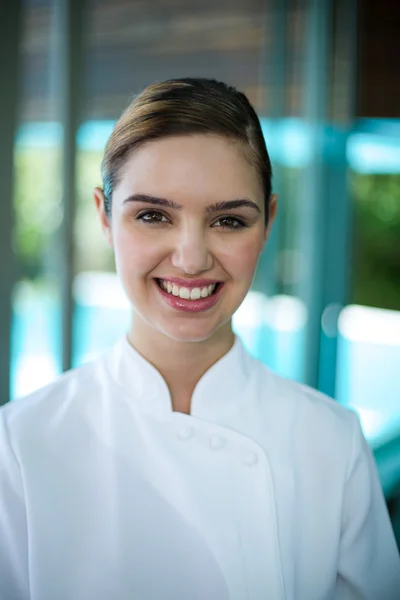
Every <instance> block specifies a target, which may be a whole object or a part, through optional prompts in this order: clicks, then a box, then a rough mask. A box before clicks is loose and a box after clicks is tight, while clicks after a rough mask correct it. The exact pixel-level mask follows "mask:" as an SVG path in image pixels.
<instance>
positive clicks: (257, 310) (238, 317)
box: [232, 291, 266, 330]
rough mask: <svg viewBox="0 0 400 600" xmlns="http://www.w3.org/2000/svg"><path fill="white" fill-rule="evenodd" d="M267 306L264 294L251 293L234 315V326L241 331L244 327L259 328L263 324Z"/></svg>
mask: <svg viewBox="0 0 400 600" xmlns="http://www.w3.org/2000/svg"><path fill="white" fill-rule="evenodd" d="M265 305H266V298H265V296H264V294H262V293H261V292H253V291H250V292H249V293H248V294H247V296H246V298H245V299H244V300H243V302H242V304H241V305H240V306H239V308H238V309H237V311H236V312H235V314H234V315H233V319H232V323H233V326H234V327H236V328H238V329H239V330H240V329H241V328H242V327H254V328H256V327H259V326H260V325H261V323H262V319H263V314H264V310H265Z"/></svg>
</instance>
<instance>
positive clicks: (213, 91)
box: [101, 78, 272, 221]
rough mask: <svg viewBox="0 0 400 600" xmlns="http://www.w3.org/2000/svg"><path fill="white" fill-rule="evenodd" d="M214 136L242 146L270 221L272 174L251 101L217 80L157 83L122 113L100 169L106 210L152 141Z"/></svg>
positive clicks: (107, 211) (171, 80)
mask: <svg viewBox="0 0 400 600" xmlns="http://www.w3.org/2000/svg"><path fill="white" fill-rule="evenodd" d="M191 134H215V135H221V136H224V137H226V138H229V139H231V140H232V141H236V142H238V143H239V144H240V145H241V147H242V150H243V152H244V155H245V157H246V159H247V160H248V161H249V163H250V164H251V165H253V166H254V167H255V168H256V170H257V172H258V175H259V177H260V180H261V183H262V187H263V191H264V197H265V215H266V217H265V218H266V221H267V219H268V209H269V201H270V197H271V192H272V184H271V179H272V169H271V162H270V158H269V155H268V151H267V148H266V145H265V141H264V136H263V133H262V130H261V125H260V121H259V119H258V117H257V114H256V112H255V110H254V108H253V107H252V106H251V104H250V102H249V100H248V99H247V97H246V96H245V95H244V94H243V93H242V92H239V91H237V90H236V89H235V88H234V87H231V86H228V85H226V84H225V83H222V82H219V81H215V80H213V79H194V78H184V79H170V80H168V81H164V82H162V83H153V84H151V85H149V86H148V87H147V88H145V89H144V91H143V92H142V93H141V94H139V95H138V96H136V98H134V100H133V101H132V102H131V104H130V105H129V106H128V107H127V108H126V110H125V111H124V112H123V113H122V115H121V117H120V119H119V120H118V121H117V123H116V125H115V127H114V130H113V132H112V134H111V136H110V138H109V140H108V142H107V145H106V148H105V153H104V158H103V161H102V165H101V174H102V179H103V192H104V197H105V210H106V213H107V215H108V216H110V215H111V209H112V194H113V190H114V189H115V187H116V185H117V184H118V182H119V178H120V177H121V173H122V169H123V167H124V165H125V163H126V161H127V160H128V159H129V157H130V156H131V154H132V153H133V152H134V151H135V150H137V149H138V148H139V147H140V146H142V145H143V144H145V143H146V142H148V141H151V140H156V139H159V138H164V137H167V136H176V135H191Z"/></svg>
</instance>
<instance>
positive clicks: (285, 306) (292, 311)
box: [265, 295, 307, 332]
mask: <svg viewBox="0 0 400 600" xmlns="http://www.w3.org/2000/svg"><path fill="white" fill-rule="evenodd" d="M265 322H266V323H267V324H268V325H269V326H270V327H271V329H274V330H276V331H279V332H292V331H298V330H299V329H302V328H303V327H304V326H305V324H306V323H307V309H306V306H305V304H304V302H302V301H301V300H299V299H298V298H294V297H293V296H284V295H279V296H272V297H271V298H269V300H268V302H267V304H266V308H265Z"/></svg>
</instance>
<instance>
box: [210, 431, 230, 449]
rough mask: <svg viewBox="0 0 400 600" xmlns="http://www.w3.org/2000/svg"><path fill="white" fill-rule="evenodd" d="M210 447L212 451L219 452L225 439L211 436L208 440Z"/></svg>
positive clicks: (219, 436)
mask: <svg viewBox="0 0 400 600" xmlns="http://www.w3.org/2000/svg"><path fill="white" fill-rule="evenodd" d="M209 443H210V447H211V448H212V449H213V450H220V449H221V448H223V447H224V446H225V444H226V439H225V438H224V437H222V436H221V435H212V436H211V437H210V439H209Z"/></svg>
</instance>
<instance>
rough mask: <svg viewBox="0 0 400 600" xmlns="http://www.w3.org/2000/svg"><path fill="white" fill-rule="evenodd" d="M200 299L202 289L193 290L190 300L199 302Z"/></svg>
mask: <svg viewBox="0 0 400 600" xmlns="http://www.w3.org/2000/svg"><path fill="white" fill-rule="evenodd" d="M200 297H201V291H200V288H193V289H192V291H191V292H190V299H191V300H198V299H199V298H200Z"/></svg>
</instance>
